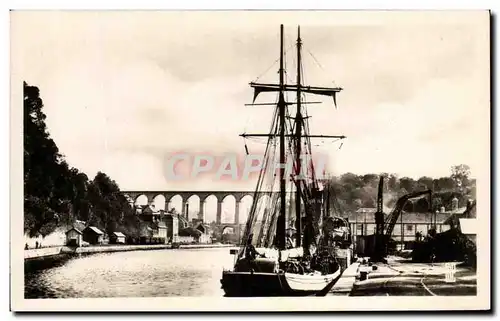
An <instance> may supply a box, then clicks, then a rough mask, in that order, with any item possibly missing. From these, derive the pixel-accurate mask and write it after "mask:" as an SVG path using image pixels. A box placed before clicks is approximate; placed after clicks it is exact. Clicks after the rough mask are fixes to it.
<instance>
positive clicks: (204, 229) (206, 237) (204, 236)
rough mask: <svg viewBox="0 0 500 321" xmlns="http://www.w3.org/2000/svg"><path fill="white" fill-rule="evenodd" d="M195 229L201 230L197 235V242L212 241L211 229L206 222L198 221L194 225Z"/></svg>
mask: <svg viewBox="0 0 500 321" xmlns="http://www.w3.org/2000/svg"><path fill="white" fill-rule="evenodd" d="M196 229H197V230H198V231H200V232H201V234H200V235H199V236H198V243H203V244H209V243H212V235H211V234H212V231H211V229H210V226H208V225H207V224H203V222H199V223H198V224H197V225H196Z"/></svg>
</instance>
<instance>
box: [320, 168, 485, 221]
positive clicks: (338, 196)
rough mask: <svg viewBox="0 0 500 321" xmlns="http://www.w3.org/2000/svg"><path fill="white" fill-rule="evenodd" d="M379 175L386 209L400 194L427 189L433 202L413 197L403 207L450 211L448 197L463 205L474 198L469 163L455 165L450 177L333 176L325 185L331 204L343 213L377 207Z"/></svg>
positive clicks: (418, 210)
mask: <svg viewBox="0 0 500 321" xmlns="http://www.w3.org/2000/svg"><path fill="white" fill-rule="evenodd" d="M380 176H383V177H384V206H385V207H389V208H392V207H393V206H394V205H395V203H396V201H397V200H398V199H399V198H400V197H401V196H403V195H405V194H408V193H412V192H416V191H421V190H427V189H430V190H432V191H433V198H432V204H428V200H427V199H425V198H422V199H418V200H414V201H413V203H410V202H408V203H407V204H406V206H405V207H404V210H405V211H416V212H426V211H428V210H429V208H432V210H439V209H440V208H441V207H443V206H444V207H445V209H447V210H449V209H451V200H452V199H453V198H455V197H456V198H457V199H458V200H459V206H465V205H466V204H467V200H469V199H475V197H476V194H475V193H476V180H475V179H471V178H470V170H469V168H468V166H466V165H458V166H454V167H453V169H452V172H451V174H450V176H448V177H440V178H432V177H428V176H423V177H420V178H419V179H417V180H415V179H413V178H411V177H402V178H399V177H398V176H397V175H396V174H392V173H380V174H364V175H356V174H353V173H346V174H343V175H341V176H334V177H331V178H330V179H329V180H328V181H327V182H326V184H325V186H326V189H328V190H329V191H330V194H331V195H332V196H331V198H330V204H332V203H333V202H337V203H338V207H339V210H340V211H342V212H354V211H356V210H357V209H359V208H360V207H372V208H373V207H376V202H377V194H378V182H379V177H380ZM333 198H335V200H333ZM429 205H431V206H429Z"/></svg>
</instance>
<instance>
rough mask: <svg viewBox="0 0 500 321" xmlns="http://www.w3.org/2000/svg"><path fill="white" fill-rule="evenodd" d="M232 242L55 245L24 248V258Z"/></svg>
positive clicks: (223, 245)
mask: <svg viewBox="0 0 500 321" xmlns="http://www.w3.org/2000/svg"><path fill="white" fill-rule="evenodd" d="M236 246H237V245H233V244H185V245H180V246H179V247H178V248H172V245H171V244H150V245H99V246H86V247H77V248H73V247H68V246H56V247H47V248H39V249H29V250H24V259H25V260H33V259H42V258H45V257H54V256H59V255H61V254H67V255H71V254H90V253H105V252H126V251H147V250H165V249H205V248H230V247H236Z"/></svg>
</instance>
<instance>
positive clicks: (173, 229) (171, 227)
mask: <svg viewBox="0 0 500 321" xmlns="http://www.w3.org/2000/svg"><path fill="white" fill-rule="evenodd" d="M164 220H165V223H166V225H167V242H173V243H175V242H178V238H179V215H178V214H175V213H167V214H165V217H164Z"/></svg>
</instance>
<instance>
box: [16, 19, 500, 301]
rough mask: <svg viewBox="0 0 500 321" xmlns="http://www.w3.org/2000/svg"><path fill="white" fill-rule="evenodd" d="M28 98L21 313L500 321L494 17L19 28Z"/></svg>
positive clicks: (21, 78) (20, 214) (20, 221)
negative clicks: (493, 208)
mask: <svg viewBox="0 0 500 321" xmlns="http://www.w3.org/2000/svg"><path fill="white" fill-rule="evenodd" d="M11 98H12V99H11V125H12V126H11V142H12V143H11V178H12V184H11V197H12V200H11V202H12V203H11V213H10V218H11V240H12V242H11V273H12V274H11V280H12V283H11V287H12V288H11V290H12V291H11V302H12V305H11V306H12V310H14V311H376V310H387V311H401V310H403V311H427V310H489V309H490V308H491V306H490V296H491V292H490V290H491V286H490V280H491V276H490V272H491V271H490V259H491V257H490V249H491V244H490V237H491V235H490V217H491V212H490V12H489V11H289V12H287V11H16V10H14V11H12V12H11ZM366 297H369V298H370V299H369V300H367V298H366Z"/></svg>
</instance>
